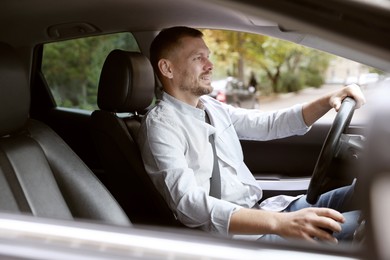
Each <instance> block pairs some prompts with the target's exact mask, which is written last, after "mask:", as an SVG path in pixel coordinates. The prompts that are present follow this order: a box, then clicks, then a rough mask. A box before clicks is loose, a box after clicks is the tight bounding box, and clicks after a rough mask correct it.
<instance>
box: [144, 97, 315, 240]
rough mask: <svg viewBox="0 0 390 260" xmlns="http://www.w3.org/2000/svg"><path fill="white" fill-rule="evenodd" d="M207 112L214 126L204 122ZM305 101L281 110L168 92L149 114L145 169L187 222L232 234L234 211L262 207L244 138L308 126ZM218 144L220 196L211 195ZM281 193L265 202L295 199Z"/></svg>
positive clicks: (280, 205)
mask: <svg viewBox="0 0 390 260" xmlns="http://www.w3.org/2000/svg"><path fill="white" fill-rule="evenodd" d="M204 110H206V111H207V113H208V115H209V117H210V121H211V125H210V124H208V123H206V122H205V111H204ZM308 129H309V128H308V127H307V126H306V124H305V123H304V121H303V117H302V105H296V106H293V107H292V108H289V109H285V110H280V111H278V112H261V111H260V110H248V109H242V108H235V107H233V106H230V105H226V104H224V103H220V102H218V101H216V100H215V99H213V98H211V97H209V96H203V97H201V99H200V104H199V106H198V107H197V108H195V107H192V106H190V105H188V104H186V103H184V102H181V101H179V100H177V99H175V98H174V97H172V96H170V95H168V94H167V93H163V96H162V99H161V100H160V101H159V103H158V104H157V105H156V106H155V107H154V108H153V109H152V110H151V111H149V113H148V114H147V116H146V117H145V118H144V120H143V123H142V126H141V129H140V132H139V138H138V141H139V146H140V149H141V152H142V158H143V161H144V164H145V168H146V171H147V172H148V174H149V175H150V177H151V179H152V181H153V183H154V184H155V185H156V187H157V189H158V190H159V191H160V192H161V194H162V195H163V197H164V199H165V200H166V201H167V203H168V205H169V207H170V208H171V209H172V211H173V212H174V214H175V215H176V216H177V218H178V219H179V220H180V221H181V222H182V223H183V224H185V225H186V226H188V227H192V228H200V229H202V230H205V231H208V232H213V233H218V234H222V235H228V228H229V221H230V217H231V215H232V213H233V212H234V211H236V210H238V209H240V208H241V207H245V208H252V207H255V208H260V206H259V205H258V203H257V202H258V201H259V200H260V199H261V197H262V190H261V187H259V185H258V183H257V182H256V180H255V178H254V177H253V175H252V174H251V172H250V171H249V169H248V168H247V166H246V165H245V163H244V158H243V153H242V149H241V145H240V141H239V140H240V139H251V140H271V139H276V138H283V137H287V136H291V135H302V134H305V133H306V132H307V131H308ZM211 134H215V146H216V153H217V156H218V162H219V168H220V174H221V199H220V200H219V199H216V198H214V197H211V196H209V189H210V178H211V175H212V169H213V151H212V147H211V144H210V143H209V135H211ZM294 199H295V198H293V197H288V196H282V197H277V198H271V199H269V200H267V201H266V202H263V203H262V207H263V208H264V209H270V210H283V209H284V208H285V207H287V206H288V204H289V203H290V202H291V201H292V200H294Z"/></svg>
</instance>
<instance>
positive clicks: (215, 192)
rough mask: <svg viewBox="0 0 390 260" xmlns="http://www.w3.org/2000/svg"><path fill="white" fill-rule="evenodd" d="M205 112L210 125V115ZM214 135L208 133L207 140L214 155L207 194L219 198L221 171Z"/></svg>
mask: <svg viewBox="0 0 390 260" xmlns="http://www.w3.org/2000/svg"><path fill="white" fill-rule="evenodd" d="M205 113H206V122H207V123H208V124H210V125H211V123H210V117H209V115H208V114H207V112H206V111H205ZM214 138H215V136H214V135H210V136H209V142H210V144H211V147H212V148H213V156H214V163H213V172H212V175H211V178H210V192H209V195H210V196H212V197H214V198H216V199H221V173H220V171H219V165H218V157H217V153H216V149H215V140H214Z"/></svg>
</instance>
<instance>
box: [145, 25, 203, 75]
mask: <svg viewBox="0 0 390 260" xmlns="http://www.w3.org/2000/svg"><path fill="white" fill-rule="evenodd" d="M186 36H190V37H196V38H198V37H199V38H202V37H203V33H202V32H201V31H199V30H197V29H194V28H190V27H185V26H175V27H170V28H167V29H163V30H162V31H161V32H160V33H159V34H158V35H157V36H156V38H154V40H153V42H152V44H151V46H150V62H151V63H152V66H153V69H154V71H155V73H156V74H157V75H158V76H159V77H160V71H159V69H158V61H159V60H160V59H162V58H165V57H166V56H167V55H168V53H169V52H171V51H172V50H173V49H174V48H175V47H177V45H178V44H179V43H180V39H181V38H183V37H186Z"/></svg>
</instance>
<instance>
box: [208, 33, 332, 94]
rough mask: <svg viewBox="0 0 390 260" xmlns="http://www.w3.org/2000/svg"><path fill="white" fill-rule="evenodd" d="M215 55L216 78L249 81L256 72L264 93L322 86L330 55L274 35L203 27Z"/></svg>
mask: <svg viewBox="0 0 390 260" xmlns="http://www.w3.org/2000/svg"><path fill="white" fill-rule="evenodd" d="M203 33H204V35H205V37H204V38H205V41H206V44H207V45H208V46H209V48H210V50H211V52H212V54H213V56H212V61H213V63H214V72H215V73H214V75H215V78H217V79H219V78H223V77H226V76H234V77H236V78H238V79H239V80H241V81H242V82H248V81H249V76H250V72H252V71H254V72H255V75H256V78H257V79H260V82H259V85H260V86H259V88H260V89H262V90H264V91H265V92H274V93H278V92H291V91H299V90H300V89H302V88H304V87H307V86H310V87H312V86H314V87H319V86H321V85H322V83H323V82H324V75H325V72H326V70H327V67H328V65H329V60H330V56H329V55H328V54H325V53H323V52H320V51H316V50H313V49H309V48H306V47H303V46H300V45H297V44H294V43H290V42H287V41H282V40H279V39H275V38H272V37H267V36H263V35H256V34H250V33H242V32H232V31H216V30H203Z"/></svg>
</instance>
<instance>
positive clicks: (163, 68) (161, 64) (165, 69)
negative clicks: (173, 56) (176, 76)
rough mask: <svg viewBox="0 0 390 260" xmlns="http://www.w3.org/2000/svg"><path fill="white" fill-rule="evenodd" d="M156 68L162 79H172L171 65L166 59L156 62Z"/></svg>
mask: <svg viewBox="0 0 390 260" xmlns="http://www.w3.org/2000/svg"><path fill="white" fill-rule="evenodd" d="M158 68H159V70H160V72H161V74H162V75H163V76H164V77H167V78H169V79H172V78H173V70H172V63H171V62H170V61H169V60H167V59H161V60H159V61H158Z"/></svg>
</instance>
